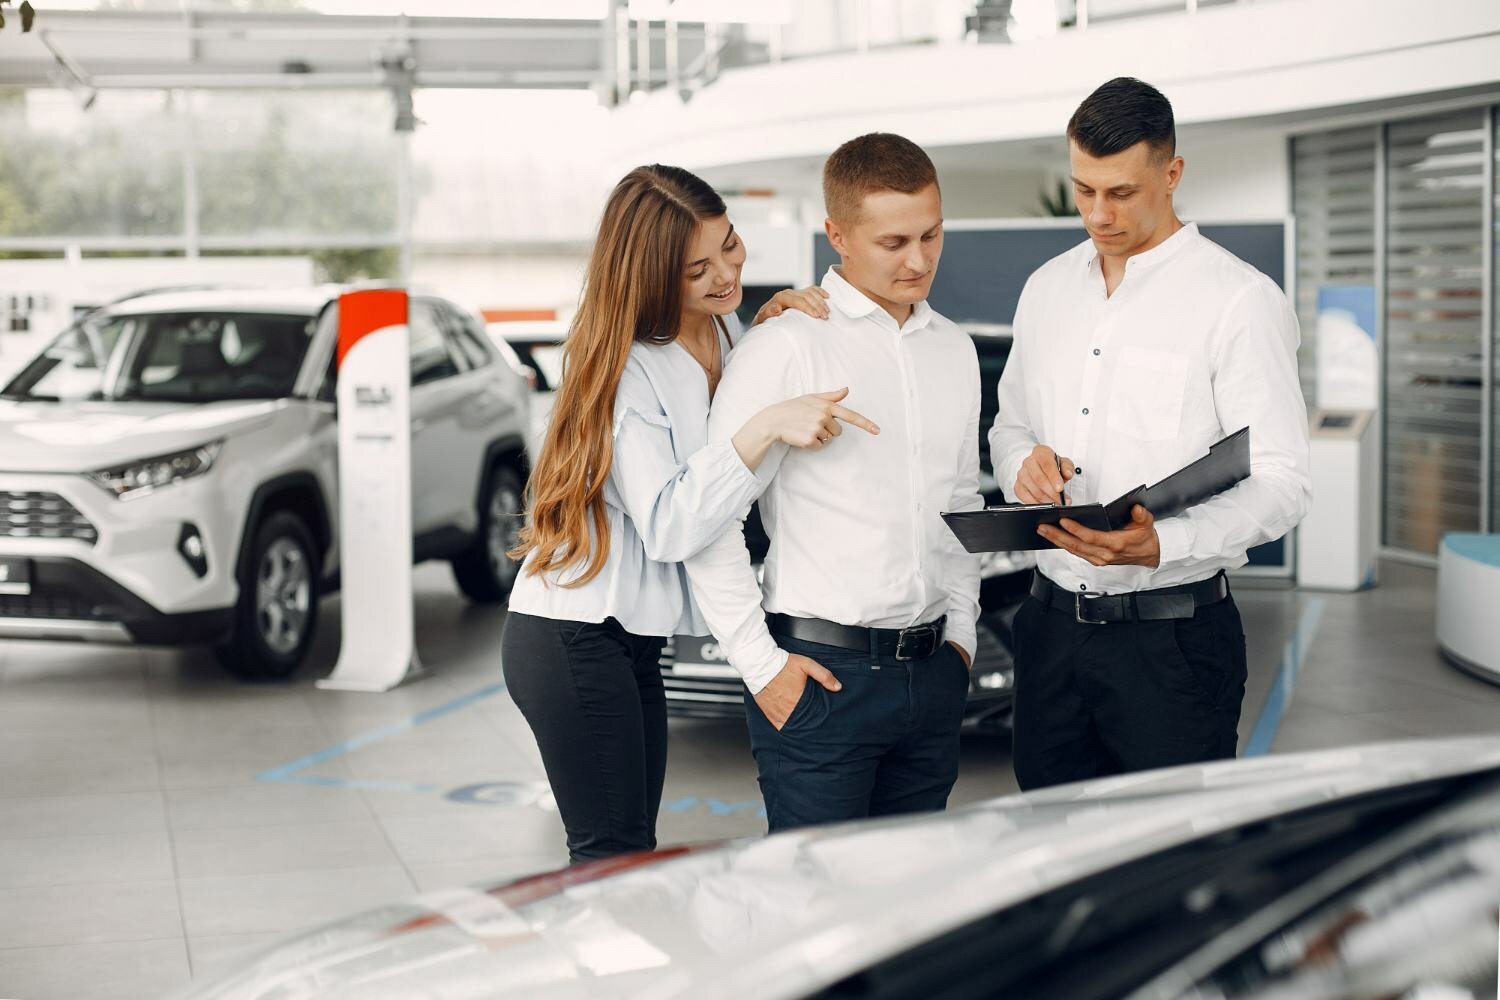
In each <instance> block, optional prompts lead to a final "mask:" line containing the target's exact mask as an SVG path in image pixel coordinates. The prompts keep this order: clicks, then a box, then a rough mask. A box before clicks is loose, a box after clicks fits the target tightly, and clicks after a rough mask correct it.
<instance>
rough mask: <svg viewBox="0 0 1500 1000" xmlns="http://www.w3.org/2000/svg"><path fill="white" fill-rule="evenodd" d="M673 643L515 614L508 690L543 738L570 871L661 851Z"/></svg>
mask: <svg viewBox="0 0 1500 1000" xmlns="http://www.w3.org/2000/svg"><path fill="white" fill-rule="evenodd" d="M665 642H666V640H665V639H662V638H659V637H654V636H639V635H633V634H631V633H630V632H627V631H625V629H624V628H623V627H622V626H621V625H620V623H619V622H617V621H615V620H614V619H613V618H609V619H606V620H605V621H604V622H602V623H600V624H597V625H596V624H593V623H591V622H573V621H556V620H553V619H551V618H538V617H536V616H534V615H523V614H518V613H516V612H514V611H513V612H511V613H510V614H509V615H508V616H507V617H506V619H505V634H504V636H503V637H502V639H501V643H500V648H501V666H502V668H503V670H504V672H505V684H506V686H507V687H508V688H509V689H510V694H511V697H512V698H513V699H515V702H516V705H517V706H518V707H519V708H520V709H521V714H522V715H524V716H525V717H526V722H527V723H528V724H529V725H530V726H531V731H532V733H533V734H534V735H535V736H536V743H537V747H538V748H540V750H541V752H542V765H543V766H544V767H545V768H546V771H547V780H548V781H549V782H550V783H551V785H552V795H553V797H554V798H555V799H556V800H557V809H558V812H559V813H561V814H562V821H563V828H564V829H565V830H566V831H567V835H568V857H569V859H570V860H571V861H572V862H573V863H575V864H576V863H578V862H580V861H592V860H594V859H596V858H607V857H610V856H612V855H615V854H624V853H626V852H629V851H649V850H652V849H653V848H655V847H656V814H657V810H658V809H659V808H660V807H661V790H662V783H663V781H664V780H665V778H666V773H667V701H666V694H665V690H664V688H663V686H662V681H661V667H660V665H659V664H658V660H659V659H660V657H661V651H662V646H663V645H664V644H665Z"/></svg>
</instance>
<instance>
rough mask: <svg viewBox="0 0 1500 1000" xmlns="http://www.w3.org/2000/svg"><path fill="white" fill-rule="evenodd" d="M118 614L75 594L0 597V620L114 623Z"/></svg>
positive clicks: (1, 595)
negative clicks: (31, 619) (46, 619)
mask: <svg viewBox="0 0 1500 1000" xmlns="http://www.w3.org/2000/svg"><path fill="white" fill-rule="evenodd" d="M118 617H119V612H118V611H117V610H115V609H112V608H107V607H101V606H99V605H98V604H96V603H95V602H93V601H91V600H89V599H88V598H87V597H84V596H82V595H77V594H66V593H60V594H51V595H41V594H32V595H30V596H26V597H20V596H16V595H11V594H0V618H49V619H62V620H66V621H114V620H116V619H117V618H118Z"/></svg>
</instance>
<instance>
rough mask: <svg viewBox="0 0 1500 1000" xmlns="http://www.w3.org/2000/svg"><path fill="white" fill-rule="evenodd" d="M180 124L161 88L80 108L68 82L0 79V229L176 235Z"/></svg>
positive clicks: (179, 226)
mask: <svg viewBox="0 0 1500 1000" xmlns="http://www.w3.org/2000/svg"><path fill="white" fill-rule="evenodd" d="M39 6H40V5H39ZM11 30H16V29H11ZM183 133H184V128H183V121H182V117H181V114H180V105H179V103H177V102H176V101H174V98H173V96H172V94H171V93H170V92H167V91H140V92H122V91H105V92H103V93H100V94H99V95H98V97H97V99H96V100H95V102H94V105H93V107H91V108H90V109H89V110H88V112H86V113H85V112H84V111H83V110H82V109H81V108H80V107H79V105H78V101H77V100H76V99H75V98H74V97H73V95H72V94H70V93H68V92H67V91H65V90H44V89H32V90H20V89H6V88H0V136H4V140H3V141H0V236H37V237H62V236H105V237H107V236H137V237H140V236H179V235H181V233H182V231H183V180H182V176H183V155H182V150H183V141H182V140H183Z"/></svg>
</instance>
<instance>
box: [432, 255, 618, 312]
mask: <svg viewBox="0 0 1500 1000" xmlns="http://www.w3.org/2000/svg"><path fill="white" fill-rule="evenodd" d="M587 266H588V250H587V248H579V249H574V250H551V249H548V250H516V251H508V252H498V251H497V252H495V253H487V254H480V253H436V252H432V251H422V252H419V253H417V254H416V255H414V257H413V259H412V285H413V286H414V287H417V288H426V289H431V290H432V291H434V292H437V293H438V294H440V295H445V296H448V297H450V298H452V299H454V300H455V301H457V302H461V303H463V304H464V305H466V306H468V307H470V308H473V309H555V310H557V314H558V316H559V317H560V318H564V319H565V318H568V317H570V316H572V315H573V312H574V310H575V309H577V307H578V292H579V289H580V288H581V287H582V284H583V275H584V270H585V268H586V267H587Z"/></svg>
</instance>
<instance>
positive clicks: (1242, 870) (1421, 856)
mask: <svg viewBox="0 0 1500 1000" xmlns="http://www.w3.org/2000/svg"><path fill="white" fill-rule="evenodd" d="M1497 850H1500V785H1497V783H1496V778H1495V776H1494V775H1493V774H1492V773H1489V772H1481V773H1479V774H1476V775H1463V776H1458V777H1453V778H1446V779H1436V780H1433V781H1429V782H1424V783H1421V784H1418V785H1406V786H1399V787H1397V788H1393V789H1388V790H1383V791H1379V792H1373V793H1368V794H1365V795H1361V796H1356V797H1354V798H1351V799H1346V800H1336V801H1334V802H1330V803H1328V804H1326V805H1320V806H1314V807H1310V808H1307V809H1303V810H1299V811H1296V812H1293V813H1285V814H1282V815H1280V816H1278V817H1277V818H1276V819H1275V820H1274V821H1273V822H1261V823H1252V824H1249V825H1246V826H1243V827H1240V828H1236V829H1232V830H1227V831H1224V832H1221V833H1218V834H1215V835H1214V836H1211V837H1207V838H1203V839H1200V840H1195V841H1190V842H1188V843H1186V844H1183V845H1180V846H1178V847H1174V848H1170V849H1168V850H1166V851H1163V852H1158V853H1155V854H1149V855H1146V856H1144V857H1140V858H1137V859H1134V860H1128V861H1122V862H1121V863H1120V864H1118V865H1116V866H1115V867H1113V868H1109V869H1107V870H1105V871H1102V872H1100V873H1098V874H1095V875H1091V876H1087V877H1085V878H1083V879H1080V880H1078V881H1076V882H1072V883H1069V884H1066V885H1063V886H1059V887H1058V888H1056V889H1052V890H1050V891H1048V892H1045V893H1043V894H1042V895H1039V896H1036V897H1033V898H1032V899H1030V900H1028V901H1026V902H1025V903H1023V904H1021V905H1013V906H1008V907H1006V908H1004V909H1003V910H999V911H997V912H994V913H992V914H989V915H987V916H985V917H982V918H980V919H979V920H976V921H974V922H972V923H969V924H966V925H964V926H963V927H961V928H959V929H957V930H954V931H951V932H949V933H946V934H943V935H941V936H939V937H937V938H934V939H932V940H929V941H926V942H923V943H922V944H920V945H917V946H916V947H914V948H912V949H910V950H908V951H905V952H903V953H901V954H899V955H896V956H893V957H891V958H888V959H886V960H884V961H881V962H879V963H877V964H875V965H873V966H871V967H869V968H867V969H864V970H863V971H861V972H860V973H858V974H857V975H855V976H853V977H850V978H847V979H844V980H842V981H840V982H838V983H836V984H834V985H833V986H831V987H829V988H828V989H826V990H824V991H820V992H817V993H815V994H813V995H814V996H815V997H818V998H829V1000H831V998H833V997H842V998H848V997H856V996H857V997H862V998H866V1000H876V998H881V1000H888V998H895V997H906V996H918V995H929V996H934V997H938V996H1049V997H1069V998H1078V1000H1086V998H1094V997H1099V998H1103V997H1127V996H1128V997H1130V998H1132V1000H1135V998H1144V997H1177V998H1181V1000H1188V998H1192V1000H1249V998H1255V1000H1262V998H1265V1000H1269V998H1271V997H1277V998H1287V997H1295V998H1300V1000H1313V998H1318V1000H1334V998H1342V997H1359V998H1370V1000H1374V998H1377V997H1379V998H1384V997H1392V998H1394V997H1402V998H1408V997H1410V998H1415V997H1419V996H1421V997H1426V996H1429V995H1431V996H1443V997H1475V996H1491V997H1493V996H1494V995H1495V994H1494V992H1492V991H1493V988H1494V983H1495V974H1496V948H1495V942H1496V940H1497V933H1500V931H1497V926H1496V922H1497V919H1500V918H1497V914H1496V906H1497V904H1496V900H1497V899H1500V854H1497ZM1486 982H1487V983H1488V984H1489V989H1490V990H1491V992H1487V993H1486V992H1485V991H1484V990H1480V991H1478V992H1473V991H1471V992H1463V990H1465V989H1467V988H1468V987H1469V985H1470V984H1473V983H1481V984H1482V983H1486ZM1424 985H1431V986H1432V988H1433V992H1432V993H1431V994H1428V993H1425V992H1422V990H1423V988H1424ZM945 988H946V989H947V990H948V992H944V989H945Z"/></svg>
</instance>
